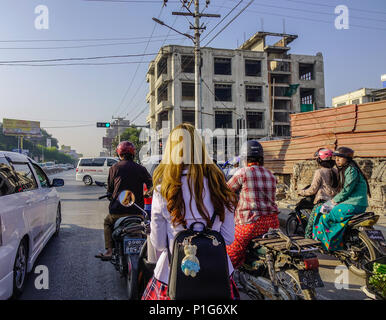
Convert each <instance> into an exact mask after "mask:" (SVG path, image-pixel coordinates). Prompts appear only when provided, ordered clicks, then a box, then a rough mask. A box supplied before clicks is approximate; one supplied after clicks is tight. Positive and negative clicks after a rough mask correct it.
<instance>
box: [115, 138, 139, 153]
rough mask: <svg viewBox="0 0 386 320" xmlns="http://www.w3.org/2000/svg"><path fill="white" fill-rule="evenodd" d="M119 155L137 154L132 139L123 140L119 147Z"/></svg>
mask: <svg viewBox="0 0 386 320" xmlns="http://www.w3.org/2000/svg"><path fill="white" fill-rule="evenodd" d="M117 153H118V155H119V156H120V155H123V154H131V155H133V156H134V155H135V146H134V144H133V143H131V142H130V141H122V142H121V143H120V144H119V145H118V147H117Z"/></svg>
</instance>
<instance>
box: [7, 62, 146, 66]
mask: <svg viewBox="0 0 386 320" xmlns="http://www.w3.org/2000/svg"><path fill="white" fill-rule="evenodd" d="M150 62H151V61H127V62H104V63H61V64H60V63H53V64H26V63H17V64H16V63H0V66H12V67H60V66H108V65H122V64H134V63H150Z"/></svg>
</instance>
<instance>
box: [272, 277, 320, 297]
mask: <svg viewBox="0 0 386 320" xmlns="http://www.w3.org/2000/svg"><path fill="white" fill-rule="evenodd" d="M276 276H277V277H278V279H279V282H280V283H281V285H282V286H283V287H284V289H285V290H286V291H287V292H288V293H289V294H290V295H291V297H292V299H293V300H316V292H315V289H304V290H303V289H302V288H301V286H300V280H299V274H298V271H297V270H286V271H280V272H277V273H276Z"/></svg>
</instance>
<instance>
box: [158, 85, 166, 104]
mask: <svg viewBox="0 0 386 320" xmlns="http://www.w3.org/2000/svg"><path fill="white" fill-rule="evenodd" d="M167 100H168V84H167V83H164V84H163V85H161V86H159V88H158V90H157V101H158V103H160V102H161V101H167Z"/></svg>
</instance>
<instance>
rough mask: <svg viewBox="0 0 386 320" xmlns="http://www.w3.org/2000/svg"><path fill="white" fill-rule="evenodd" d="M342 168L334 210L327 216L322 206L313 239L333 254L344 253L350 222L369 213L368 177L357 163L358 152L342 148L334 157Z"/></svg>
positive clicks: (317, 211) (332, 202) (339, 170)
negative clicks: (355, 154)
mask: <svg viewBox="0 0 386 320" xmlns="http://www.w3.org/2000/svg"><path fill="white" fill-rule="evenodd" d="M333 155H334V156H335V157H336V158H335V162H336V166H337V168H338V193H337V194H336V195H335V197H334V198H333V199H332V200H331V204H332V209H331V211H330V212H328V213H326V210H324V209H325V208H326V207H325V208H323V206H325V205H321V206H319V208H317V210H316V217H315V220H314V227H313V234H312V237H313V238H314V239H315V240H319V241H321V243H322V246H323V247H324V248H325V249H326V250H329V251H336V250H342V249H344V243H343V233H344V230H345V228H346V225H347V223H348V221H349V220H350V219H351V218H352V217H353V216H354V215H356V214H359V213H363V212H365V211H366V208H367V206H368V201H367V195H369V196H371V195H370V188H369V184H368V182H367V179H366V177H365V176H364V174H363V172H362V171H361V169H360V168H359V166H358V164H357V163H356V162H355V161H354V160H353V156H354V151H353V150H352V149H350V148H347V147H339V148H338V149H337V150H336V151H335V152H334V154H333Z"/></svg>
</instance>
